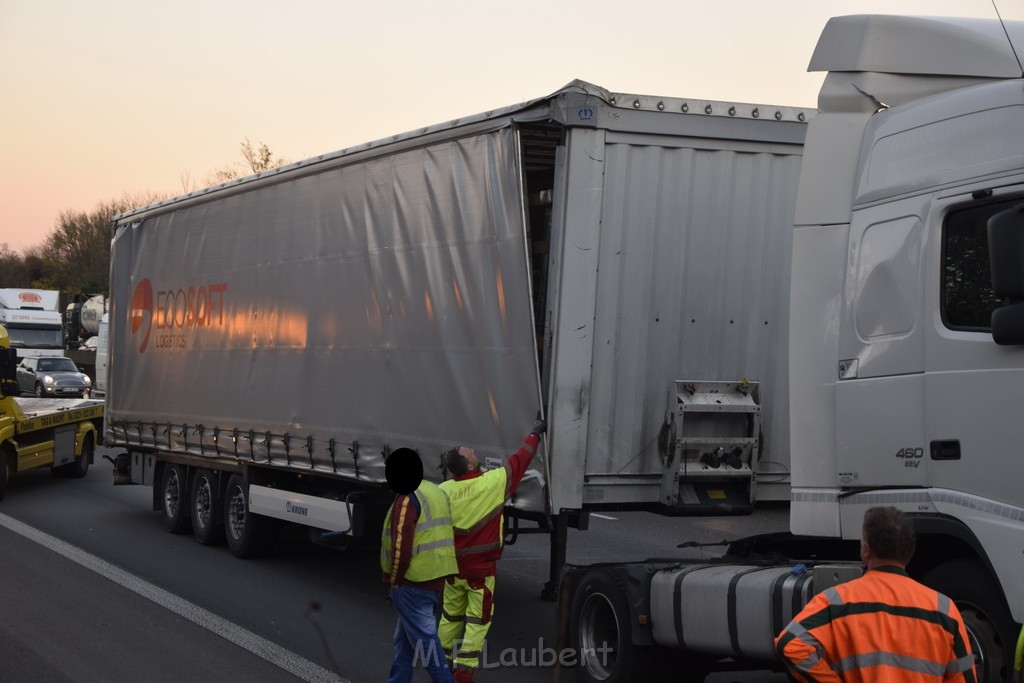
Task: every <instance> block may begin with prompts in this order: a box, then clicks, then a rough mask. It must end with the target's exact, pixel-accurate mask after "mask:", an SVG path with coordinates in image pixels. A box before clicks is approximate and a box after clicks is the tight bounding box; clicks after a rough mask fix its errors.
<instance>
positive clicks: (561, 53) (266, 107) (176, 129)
mask: <svg viewBox="0 0 1024 683" xmlns="http://www.w3.org/2000/svg"><path fill="white" fill-rule="evenodd" d="M997 5H998V6H999V9H1000V11H1001V12H1002V13H1003V18H1004V19H1013V20H1022V19H1024V1H1022V0H1012V2H1011V1H1010V0H997ZM865 13H887V14H920V15H960V16H972V17H986V18H994V17H995V16H996V14H995V10H994V9H993V5H992V2H991V0H859V1H854V0H775V1H773V2H769V1H767V0H714V1H710V0H706V1H703V2H695V1H693V0H664V1H661V0H633V1H632V2H611V1H609V0H589V1H587V2H581V1H578V0H543V1H537V0H520V1H518V2H500V3H499V2H490V1H488V0H421V1H420V2H412V1H398V0H375V1H374V2H364V1H362V0H359V1H354V0H353V1H346V0H333V1H328V0H295V1H294V2H288V3H285V2H281V1H280V0H277V1H275V2H270V1H264V0H245V1H239V0H214V1H212V2H211V1H210V0H205V1H203V2H199V1H197V0H178V2H174V3H164V2H155V1H152V0H96V1H94V2H83V1H82V0H0V65H2V68H0V83H2V88H0V102H2V115H0V122H2V125H0V243H7V244H8V245H10V247H12V248H14V249H15V250H17V251H22V250H23V249H25V248H27V247H31V246H34V245H37V244H39V243H41V242H42V241H43V240H44V239H45V237H46V235H47V234H48V233H49V232H50V231H51V230H52V229H53V227H54V225H55V221H56V219H57V216H58V214H59V213H60V212H61V211H63V210H74V211H90V210H92V209H93V208H94V207H95V206H96V205H97V204H99V203H100V202H104V201H109V200H112V199H116V198H118V197H121V196H122V195H124V194H126V193H127V194H129V195H135V194H140V193H147V192H159V193H165V194H171V195H174V194H180V193H182V192H183V191H184V189H185V185H184V181H187V180H191V181H192V182H199V181H201V180H202V178H204V177H206V176H207V175H209V174H210V173H211V172H212V171H214V170H216V169H218V168H221V167H224V166H228V165H230V164H233V163H235V162H238V161H241V155H240V154H239V145H240V143H241V141H242V140H243V139H244V138H246V137H248V138H249V139H250V140H251V141H252V142H253V143H254V144H255V143H258V142H265V143H266V144H267V145H269V147H270V149H271V150H272V151H273V152H274V154H275V156H281V157H286V158H287V159H289V160H290V161H298V160H300V159H304V158H307V157H310V156H314V155H318V154H322V153H324V152H330V151H333V150H337V149H342V148H345V147H349V146H352V145H355V144H358V143H360V142H368V141H371V140H376V139H378V138H383V137H385V136H390V135H393V134H396V133H401V132H405V131H408V130H412V129H414V128H419V127H422V126H425V125H429V124H434V123H440V122H443V121H447V120H450V119H454V118H459V117H462V116H466V115H469V114H475V113H478V112H482V111H485V110H489V109H492V108H495V107H501V106H505V105H510V104H514V103H518V102H521V101H524V100H529V99H533V98H536V97H541V96H543V95H547V94H549V93H551V92H553V91H555V90H557V89H558V88H560V87H561V86H563V85H565V84H566V83H568V82H569V81H571V80H573V79H574V78H580V79H583V80H587V81H590V82H592V83H595V84H597V85H600V86H602V87H604V88H607V89H609V90H612V91H616V92H626V93H639V94H649V95H664V96H672V97H690V98H700V99H712V100H730V101H739V102H757V103H764V104H784V105H796V106H807V107H813V106H814V105H815V101H816V94H817V89H818V87H819V85H820V84H821V80H822V77H823V75H822V74H808V73H807V72H806V68H807V62H808V60H809V58H810V55H811V52H812V50H813V48H814V45H815V42H816V40H817V38H818V34H819V33H820V31H821V28H822V27H823V26H824V24H825V22H826V21H827V20H828V18H829V17H830V16H835V15H841V14H865Z"/></svg>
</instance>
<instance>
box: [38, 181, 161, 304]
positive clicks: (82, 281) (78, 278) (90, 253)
mask: <svg viewBox="0 0 1024 683" xmlns="http://www.w3.org/2000/svg"><path fill="white" fill-rule="evenodd" d="M159 199H162V196H160V195H156V194H153V193H148V194H141V195H134V196H130V195H124V196H122V197H121V198H120V199H114V200H112V201H108V202H100V203H99V204H97V205H96V207H95V208H94V209H93V210H92V211H90V212H84V211H83V212H79V211H72V210H65V211H62V212H61V213H60V215H58V217H57V225H56V227H55V228H54V229H53V230H52V231H51V232H50V234H49V235H48V236H47V237H46V240H45V242H43V244H42V246H41V247H40V254H41V256H42V259H43V261H44V262H45V264H46V266H47V267H48V271H49V272H48V274H47V277H46V284H47V285H48V287H49V288H51V289H59V290H61V291H64V292H69V293H72V294H75V293H79V292H91V293H103V294H105V293H107V288H108V279H109V277H110V240H111V238H112V236H113V235H112V231H111V230H112V222H113V217H114V216H116V215H117V214H119V213H124V212H125V211H129V210H131V209H134V208H137V207H139V206H143V205H145V204H151V203H153V202H155V201H158V200H159Z"/></svg>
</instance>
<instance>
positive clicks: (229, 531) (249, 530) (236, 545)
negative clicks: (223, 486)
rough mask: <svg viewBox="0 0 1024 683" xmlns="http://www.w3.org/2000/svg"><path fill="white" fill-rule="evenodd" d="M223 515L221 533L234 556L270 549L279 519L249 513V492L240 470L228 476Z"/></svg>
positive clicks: (243, 555)
mask: <svg viewBox="0 0 1024 683" xmlns="http://www.w3.org/2000/svg"><path fill="white" fill-rule="evenodd" d="M223 516H224V536H225V538H226V539H227V542H228V549H229V550H230V551H231V554H232V555H234V556H235V557H241V558H248V557H261V556H263V555H266V554H267V553H269V552H270V551H271V550H272V549H273V547H274V542H275V541H276V540H277V531H278V529H279V528H280V523H279V522H278V521H277V520H275V519H271V518H270V517H263V516H262V515H254V514H250V512H249V498H248V492H247V491H246V489H245V484H244V482H243V481H242V476H241V475H239V474H232V475H231V477H229V478H228V486H227V492H226V493H225V495H224V515H223Z"/></svg>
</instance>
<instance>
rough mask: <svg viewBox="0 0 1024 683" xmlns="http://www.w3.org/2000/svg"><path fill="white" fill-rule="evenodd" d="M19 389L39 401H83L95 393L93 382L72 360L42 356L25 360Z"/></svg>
mask: <svg viewBox="0 0 1024 683" xmlns="http://www.w3.org/2000/svg"><path fill="white" fill-rule="evenodd" d="M18 387H19V388H20V389H21V390H22V391H29V392H32V393H33V394H35V395H36V396H39V397H44V396H56V397H69V398H82V397H83V396H86V395H88V393H89V391H90V390H91V389H92V380H91V379H89V375H87V374H85V373H84V372H80V371H79V370H78V368H77V367H76V366H75V363H74V361H72V360H71V359H70V358H65V357H64V356H39V357H35V358H22V359H21V363H19V365H18Z"/></svg>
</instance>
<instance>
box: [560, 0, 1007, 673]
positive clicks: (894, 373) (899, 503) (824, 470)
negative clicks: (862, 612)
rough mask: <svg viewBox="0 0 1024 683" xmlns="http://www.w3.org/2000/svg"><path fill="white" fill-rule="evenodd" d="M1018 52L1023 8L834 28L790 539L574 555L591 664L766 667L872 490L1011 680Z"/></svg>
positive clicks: (838, 558) (800, 352)
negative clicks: (894, 513) (987, 17)
mask: <svg viewBox="0 0 1024 683" xmlns="http://www.w3.org/2000/svg"><path fill="white" fill-rule="evenodd" d="M1022 48H1024V23H1021V22H1007V23H1005V24H1002V23H1000V22H997V21H994V20H993V21H981V20H962V19H940V18H920V17H899V16H848V17H837V18H834V19H832V20H830V21H829V23H828V24H827V26H826V27H825V29H824V31H823V33H822V35H821V37H820V39H819V42H818V45H817V48H816V50H815V52H814V55H813V57H812V58H811V63H810V70H812V71H827V72H828V74H827V76H826V78H825V81H824V84H823V86H822V89H821V93H820V95H819V111H818V113H817V114H816V115H815V117H814V118H813V119H812V121H811V123H810V128H809V131H808V134H807V143H806V145H805V148H804V161H803V170H802V174H801V179H800V189H799V193H798V198H797V204H796V214H795V215H796V219H795V230H794V236H793V244H792V248H793V251H792V254H793V257H792V281H791V287H790V290H789V298H790V306H789V310H790V317H789V376H790V383H789V401H790V409H789V412H788V418H789V422H790V429H789V434H790V446H791V458H790V465H791V471H792V485H793V486H792V494H791V499H792V500H791V506H790V528H791V533H787V534H776V535H765V536H754V537H750V538H745V539H741V540H738V541H736V542H734V543H732V544H731V545H730V546H729V548H728V550H727V552H726V554H725V556H724V557H723V558H721V559H720V560H718V561H707V562H694V561H679V560H673V559H669V560H648V561H642V562H624V563H608V564H604V565H595V566H579V567H572V568H570V569H568V570H567V571H566V572H565V574H564V577H563V582H562V590H561V591H560V598H559V599H560V601H561V604H560V610H559V613H560V614H564V615H566V619H565V620H564V621H563V622H562V623H561V624H560V630H561V633H562V636H563V638H565V639H566V640H567V642H568V643H569V644H571V646H572V647H574V648H576V651H577V652H580V653H581V658H582V662H581V665H580V666H579V668H578V670H577V672H578V675H579V679H580V680H582V681H588V682H589V681H606V682H614V681H626V680H645V679H644V678H643V677H642V674H640V669H641V668H642V667H644V666H645V665H647V664H648V663H651V662H654V661H655V660H656V659H657V658H658V656H659V655H663V654H667V653H686V655H688V659H689V666H690V667H691V668H690V669H688V671H689V672H690V673H691V674H692V676H693V679H694V680H700V679H701V676H700V675H699V674H698V672H699V671H700V670H701V667H711V666H714V665H718V664H720V662H721V661H723V660H729V661H731V662H732V663H736V662H743V661H749V660H754V661H760V662H767V663H769V665H770V663H771V662H773V661H774V660H775V653H774V648H773V643H772V640H773V637H774V636H775V635H776V634H777V633H778V632H779V631H780V630H781V629H782V628H783V627H784V626H785V624H786V623H787V622H788V621H789V620H790V619H791V618H792V616H793V615H794V614H795V613H796V612H797V611H798V610H799V609H800V608H801V607H802V605H803V604H805V603H806V602H807V600H808V599H809V598H810V597H811V596H812V595H813V594H814V593H816V592H818V591H821V590H823V589H825V588H827V587H828V586H829V585H832V584H834V583H835V582H836V581H840V580H844V579H846V578H849V577H851V576H856V575H858V574H859V573H860V571H861V567H860V562H859V560H858V540H859V537H860V527H861V522H862V518H863V515H864V512H865V511H866V509H867V508H869V507H871V506H874V505H893V506H896V507H898V508H900V509H902V510H904V511H905V512H907V513H908V514H909V515H910V516H911V518H912V520H913V522H914V524H915V527H916V530H917V534H918V548H917V553H916V555H915V557H914V559H913V561H912V562H911V564H910V565H909V566H908V572H909V573H910V575H911V576H913V577H915V578H917V579H918V580H920V581H922V582H923V583H925V584H927V585H929V586H931V587H933V588H935V589H937V590H939V591H940V592H942V593H944V594H946V595H948V596H949V597H950V598H952V599H953V600H954V601H955V602H956V604H957V605H958V607H959V609H960V612H961V614H962V615H963V617H964V621H965V623H966V625H967V629H968V632H969V636H970V641H971V646H972V649H973V651H974V653H975V656H976V662H977V669H978V674H979V680H981V681H983V682H985V683H995V682H997V681H1008V680H1010V676H1011V668H1012V659H1013V650H1014V643H1015V642H1016V639H1017V633H1019V632H1020V622H1022V621H1024V560H1022V553H1024V487H1022V486H1021V482H1022V481H1024V460H1022V458H1021V457H1020V455H1021V453H1020V451H1021V448H1020V444H1021V443H1022V441H1024V423H1022V421H1021V420H1020V417H1019V407H1020V405H1021V400H1022V393H1021V382H1020V381H1019V380H1020V378H1021V377H1022V375H1024V313H1022V311H1024V256H1022V255H1024V88H1022V78H1024V73H1022V70H1021V67H1020V62H1019V61H1018V60H1017V58H1016V56H1017V55H1019V54H1021V49H1022ZM687 393H688V392H683V393H682V394H681V395H680V403H679V406H680V410H681V411H684V412H685V410H688V407H687V406H686V405H684V400H685V399H686V394H687ZM743 400H745V398H744V397H743V395H742V394H741V393H740V392H739V391H738V389H737V390H734V391H733V396H732V401H734V402H741V401H743ZM672 443H674V444H675V445H674V446H669V451H670V452H671V451H672V450H673V449H674V450H676V451H677V452H678V449H679V448H682V447H683V444H684V440H683V439H679V438H678V437H677V438H675V439H674V441H673V442H672ZM676 666H678V664H677V665H676ZM762 666H763V664H762ZM676 671H679V669H678V668H677V669H676ZM638 675H640V676H641V677H640V678H636V676H638Z"/></svg>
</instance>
